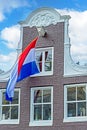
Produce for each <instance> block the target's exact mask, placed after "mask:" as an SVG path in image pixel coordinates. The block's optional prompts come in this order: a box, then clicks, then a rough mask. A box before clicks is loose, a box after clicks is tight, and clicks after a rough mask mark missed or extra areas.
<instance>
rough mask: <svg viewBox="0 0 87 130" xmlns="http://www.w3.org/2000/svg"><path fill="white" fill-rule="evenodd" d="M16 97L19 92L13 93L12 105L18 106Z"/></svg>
mask: <svg viewBox="0 0 87 130" xmlns="http://www.w3.org/2000/svg"><path fill="white" fill-rule="evenodd" d="M18 97H19V92H18V91H15V92H14V97H13V101H12V104H18Z"/></svg>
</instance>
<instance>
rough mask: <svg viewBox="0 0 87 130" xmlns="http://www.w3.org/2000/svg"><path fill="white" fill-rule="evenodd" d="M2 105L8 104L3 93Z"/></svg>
mask: <svg viewBox="0 0 87 130" xmlns="http://www.w3.org/2000/svg"><path fill="white" fill-rule="evenodd" d="M2 104H3V105H4V104H10V102H9V101H7V100H5V92H2Z"/></svg>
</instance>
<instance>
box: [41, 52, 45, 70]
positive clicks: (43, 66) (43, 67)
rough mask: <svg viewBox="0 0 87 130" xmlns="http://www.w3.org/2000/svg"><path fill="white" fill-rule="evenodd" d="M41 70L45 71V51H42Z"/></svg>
mask: <svg viewBox="0 0 87 130" xmlns="http://www.w3.org/2000/svg"><path fill="white" fill-rule="evenodd" d="M42 72H45V51H43V55H42Z"/></svg>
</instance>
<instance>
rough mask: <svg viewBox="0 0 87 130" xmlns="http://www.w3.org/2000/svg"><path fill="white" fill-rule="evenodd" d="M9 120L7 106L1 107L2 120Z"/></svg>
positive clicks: (8, 108)
mask: <svg viewBox="0 0 87 130" xmlns="http://www.w3.org/2000/svg"><path fill="white" fill-rule="evenodd" d="M9 118H10V107H9V106H3V107H2V119H3V120H5V119H9Z"/></svg>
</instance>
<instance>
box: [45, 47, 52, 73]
mask: <svg viewBox="0 0 87 130" xmlns="http://www.w3.org/2000/svg"><path fill="white" fill-rule="evenodd" d="M51 69H52V50H48V51H46V52H45V71H51Z"/></svg>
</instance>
